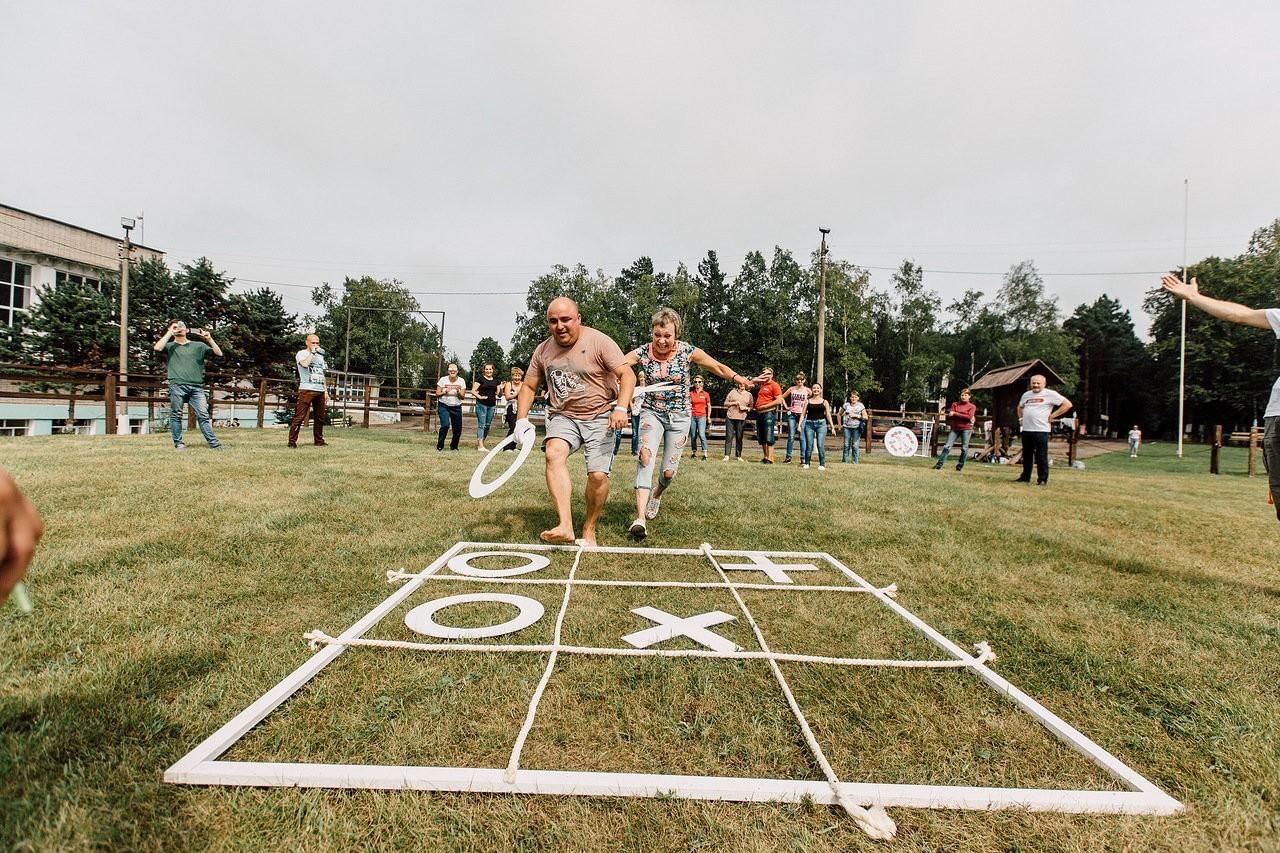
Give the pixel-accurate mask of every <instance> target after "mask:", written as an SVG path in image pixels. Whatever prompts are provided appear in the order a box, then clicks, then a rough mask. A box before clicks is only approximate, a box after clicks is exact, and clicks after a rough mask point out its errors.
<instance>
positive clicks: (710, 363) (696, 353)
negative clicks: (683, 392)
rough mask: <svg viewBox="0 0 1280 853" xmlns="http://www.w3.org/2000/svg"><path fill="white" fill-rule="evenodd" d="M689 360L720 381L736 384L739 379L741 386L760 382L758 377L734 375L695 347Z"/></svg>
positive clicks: (730, 370)
mask: <svg viewBox="0 0 1280 853" xmlns="http://www.w3.org/2000/svg"><path fill="white" fill-rule="evenodd" d="M689 360H690V361H692V362H693V363H694V364H696V365H698V366H699V367H702V368H704V369H706V370H707V371H709V372H711V373H714V374H715V375H716V376H719V377H720V378H721V379H728V380H729V381H730V382H737V381H738V380H739V379H741V380H742V381H743V384H745V385H754V384H756V383H757V382H758V381H759V380H760V377H758V376H757V377H754V378H753V377H750V376H740V375H739V374H737V373H734V372H733V368H731V367H729V366H728V365H726V364H722V363H721V362H719V361H716V360H715V359H714V358H712V357H711V356H710V355H708V354H707V352H706V350H702V349H698V348H696V347H695V348H694V350H693V352H692V353H691V354H690V355H689Z"/></svg>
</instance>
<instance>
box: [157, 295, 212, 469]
mask: <svg viewBox="0 0 1280 853" xmlns="http://www.w3.org/2000/svg"><path fill="white" fill-rule="evenodd" d="M191 334H193V335H195V336H196V337H198V338H204V340H203V341H192V340H188V339H187V324H186V323H184V322H182V321H181V320H170V321H169V330H168V331H167V332H165V333H164V337H162V338H161V339H160V340H158V341H156V343H155V346H153V347H152V349H154V350H155V351H156V352H164V354H165V357H166V358H167V359H168V362H167V364H166V367H165V374H166V376H167V377H168V379H169V432H170V434H171V435H172V436H173V448H174V450H186V449H187V446H186V445H185V444H183V443H182V406H183V404H184V403H185V404H190V406H191V408H192V410H193V411H194V412H195V413H196V423H197V424H198V425H199V427H200V434H201V435H203V436H204V440H205V441H207V442H209V447H210V448H211V449H213V450H221V449H222V444H221V443H220V442H219V441H218V438H217V436H215V435H214V434H213V424H211V423H210V422H209V405H208V403H207V402H206V401H205V397H204V360H205V357H206V356H208V355H209V353H213V354H214V355H216V356H221V355H222V350H221V349H220V348H219V347H218V345H217V344H216V343H214V340H213V335H211V334H209V332H207V331H206V330H204V329H192V330H191ZM170 338H172V339H173V340H170Z"/></svg>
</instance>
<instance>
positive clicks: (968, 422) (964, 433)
mask: <svg viewBox="0 0 1280 853" xmlns="http://www.w3.org/2000/svg"><path fill="white" fill-rule="evenodd" d="M977 415H978V407H977V406H975V405H974V404H973V403H970V402H969V389H968V388H962V389H960V399H959V400H957V401H956V402H954V403H952V404H951V409H950V411H948V412H947V429H948V430H949V431H948V432H947V444H946V446H945V447H943V448H942V453H941V454H940V455H939V456H938V464H937V465H934V466H933V469H934V470H935V471H938V470H941V468H942V466H943V465H945V464H947V457H948V456H949V455H951V447H952V445H954V444H955V443H956V438H957V437H959V438H960V461H959V462H957V463H956V470H957V471H963V470H964V461H965V460H966V459H968V458H969V437H970V436H972V435H973V424H974V419H975V418H976V417H977Z"/></svg>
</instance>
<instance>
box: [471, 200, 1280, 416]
mask: <svg viewBox="0 0 1280 853" xmlns="http://www.w3.org/2000/svg"><path fill="white" fill-rule="evenodd" d="M1278 246H1280V220H1276V222H1273V223H1272V224H1271V225H1269V226H1267V227H1265V228H1262V229H1260V230H1259V231H1257V232H1255V234H1254V235H1253V237H1252V239H1251V240H1250V242H1249V248H1248V250H1247V251H1246V252H1245V253H1244V254H1243V255H1241V256H1239V257H1236V258H1227V259H1224V258H1208V259H1205V260H1204V261H1201V262H1200V263H1198V264H1196V265H1194V266H1193V267H1191V268H1190V270H1189V274H1190V275H1194V276H1198V277H1199V279H1200V282H1201V288H1202V290H1204V291H1205V292H1206V293H1211V294H1213V295H1215V296H1218V297H1219V298H1223V299H1230V300H1232V301H1238V302H1243V303H1246V304H1249V305H1268V306H1269V305H1276V304H1280V249H1278V248H1277V247H1278ZM818 276H819V258H818V255H817V253H816V252H815V253H814V255H813V256H812V257H810V258H809V259H808V260H807V262H805V263H803V264H802V263H800V262H799V261H797V260H796V259H795V257H794V256H793V255H792V254H791V253H790V252H789V251H787V250H786V249H783V248H780V247H777V248H775V249H774V250H773V253H772V256H771V257H770V258H768V259H766V257H765V255H764V254H763V253H761V252H750V253H749V254H748V255H747V256H746V258H745V259H744V261H743V263H742V267H741V268H740V269H739V270H738V272H737V273H736V274H735V275H733V276H730V275H729V274H728V273H727V272H726V271H725V270H724V269H723V268H722V267H721V265H720V261H719V258H718V257H717V255H716V253H715V252H714V251H709V252H707V254H706V257H704V258H703V259H702V260H701V261H700V262H699V263H698V265H697V268H696V270H695V271H693V272H690V271H689V269H688V268H687V267H686V266H685V265H684V264H680V265H678V266H677V268H676V271H675V272H674V273H666V272H658V271H655V269H654V265H653V262H652V260H650V259H649V258H647V257H642V258H640V259H638V260H637V261H635V263H633V264H631V265H630V266H629V267H627V268H626V269H624V270H622V272H621V273H619V274H618V275H617V276H612V277H610V276H607V275H605V273H604V272H603V271H600V270H596V271H595V272H594V273H593V272H591V271H589V270H588V269H587V268H585V267H584V266H582V265H577V266H575V267H572V268H571V267H566V266H556V267H554V268H553V269H552V270H551V271H550V272H548V273H546V274H544V275H542V276H539V277H538V278H537V279H535V280H534V281H533V282H532V283H531V284H530V286H529V291H528V294H527V295H526V302H525V304H526V310H525V311H524V312H523V313H521V314H519V315H518V316H517V318H516V324H517V328H516V332H515V336H514V338H513V340H512V344H511V349H510V350H509V352H508V353H507V354H506V357H505V358H504V357H503V352H502V348H501V346H499V345H498V343H497V342H496V341H494V340H493V339H491V338H486V339H485V340H483V341H481V345H480V346H479V347H478V348H477V355H476V357H475V358H473V363H472V365H471V366H472V369H473V370H475V369H477V368H478V367H479V365H480V364H481V363H483V362H484V361H492V362H494V363H495V364H497V365H499V369H500V370H502V369H505V366H506V365H507V364H524V363H526V362H527V361H528V359H529V356H530V355H531V354H532V352H533V349H534V347H535V346H537V344H538V343H539V342H540V341H542V340H543V339H544V338H545V337H546V327H545V322H544V319H543V316H544V312H545V309H546V306H547V304H548V302H549V301H550V300H551V299H552V298H554V297H555V296H557V295H561V294H563V295H566V296H569V297H570V298H572V299H574V300H575V301H576V302H577V303H578V305H579V307H580V308H581V310H582V314H583V318H584V322H586V323H587V324H588V325H591V326H594V327H596V328H598V329H600V330H601V331H603V332H605V333H606V334H608V335H610V336H611V337H613V338H614V340H616V341H619V342H620V343H621V344H622V345H623V346H636V345H638V344H640V343H643V342H644V341H646V340H647V339H648V337H649V317H650V316H651V314H652V313H653V311H654V310H656V309H657V307H658V306H660V305H668V306H670V307H672V308H674V309H675V310H676V311H678V312H679V313H680V315H681V316H682V317H683V318H684V323H685V327H684V329H682V330H681V337H682V338H683V339H684V340H688V341H691V342H693V343H695V344H697V345H698V346H700V347H702V348H703V349H705V350H706V351H708V352H710V353H711V354H713V355H714V356H715V357H717V358H719V359H720V360H722V361H724V362H726V363H728V364H730V365H731V366H733V367H734V368H735V369H737V370H739V371H753V370H756V369H758V368H762V367H764V366H766V365H767V366H771V367H773V368H774V369H775V370H776V371H777V375H778V376H779V377H780V378H784V379H787V378H790V377H791V376H792V375H794V372H796V371H805V372H806V373H807V374H808V375H809V376H811V377H812V376H813V375H814V369H815V362H816V354H817V301H818V300H817V297H818ZM825 283H826V288H825V289H826V305H827V314H826V326H827V328H826V334H825V338H826V353H825V363H826V370H825V374H826V380H827V388H826V389H825V391H826V394H827V396H828V397H829V398H831V399H839V398H842V397H844V396H845V395H846V394H847V392H848V391H849V390H853V389H856V390H858V391H859V392H861V394H862V396H863V398H864V400H869V401H870V403H871V404H872V405H873V406H875V407H880V408H898V407H900V406H906V407H907V408H909V409H919V408H924V407H928V406H929V405H930V404H931V403H933V402H934V401H936V400H939V399H942V398H944V397H946V396H947V393H948V392H947V390H944V389H949V393H950V396H952V397H954V395H955V393H956V392H957V391H958V390H959V388H961V387H963V386H965V385H968V384H971V383H972V382H973V381H974V380H976V379H977V378H978V377H980V376H981V375H982V374H983V373H985V372H986V371H987V370H989V369H992V368H995V367H999V366H1002V365H1007V364H1014V363H1017V362H1020V361H1025V360H1028V359H1032V358H1039V359H1042V360H1044V361H1045V362H1046V363H1047V364H1049V365H1050V366H1051V367H1052V368H1053V369H1054V370H1055V371H1056V372H1057V373H1058V374H1059V376H1061V377H1062V379H1063V385H1062V390H1063V391H1064V392H1065V393H1067V394H1068V395H1069V396H1071V397H1072V399H1073V400H1074V401H1075V402H1076V404H1077V413H1078V414H1079V415H1080V416H1081V418H1082V419H1083V422H1084V423H1085V424H1086V425H1087V427H1088V428H1089V429H1090V431H1091V432H1097V433H1101V432H1107V431H1113V432H1119V433H1123V432H1125V431H1127V430H1128V428H1129V425H1130V424H1133V423H1139V424H1142V425H1143V427H1144V428H1145V429H1146V430H1148V432H1149V433H1156V432H1159V431H1162V430H1163V431H1166V432H1167V431H1169V430H1170V429H1172V428H1173V425H1174V423H1175V421H1176V400H1177V349H1178V327H1177V317H1178V312H1179V310H1180V309H1179V308H1178V306H1177V305H1175V304H1174V301H1173V300H1172V298H1171V297H1170V296H1169V295H1168V294H1166V293H1165V292H1164V291H1163V290H1162V289H1160V288H1159V287H1155V288H1153V289H1152V290H1151V291H1150V292H1149V293H1148V296H1147V299H1146V302H1145V306H1144V307H1145V308H1146V310H1147V311H1148V312H1149V313H1150V314H1151V315H1152V316H1153V317H1154V318H1155V321H1154V323H1153V326H1152V333H1153V336H1154V340H1153V341H1152V342H1151V343H1150V344H1147V345H1144V344H1143V342H1142V341H1141V340H1139V338H1138V336H1137V334H1136V332H1135V329H1134V324H1133V319H1132V317H1131V316H1130V315H1129V313H1128V312H1127V311H1126V310H1125V309H1124V308H1123V307H1122V306H1121V305H1120V303H1119V302H1118V301H1117V300H1115V299H1112V298H1110V297H1108V296H1106V295H1103V296H1100V297H1099V298H1098V299H1096V300H1095V301H1093V302H1092V303H1087V304H1082V305H1079V306H1078V307H1077V308H1076V309H1075V310H1074V312H1072V313H1071V315H1070V316H1068V317H1065V318H1064V317H1063V315H1062V314H1061V312H1060V311H1059V308H1058V304H1057V298H1056V297H1055V296H1053V295H1052V294H1050V293H1049V292H1048V291H1047V290H1046V289H1045V284H1044V279H1043V278H1042V277H1041V275H1040V274H1039V272H1038V271H1037V269H1036V266H1035V264H1034V263H1033V262H1032V261H1030V260H1026V261H1022V262H1020V263H1017V264H1014V265H1013V266H1012V267H1011V268H1010V269H1009V271H1008V272H1007V273H1006V274H1005V276H1004V278H1003V281H1002V282H1001V284H1000V286H999V287H998V288H997V289H996V290H995V292H994V293H992V294H990V295H988V294H986V293H983V292H981V291H977V290H968V291H966V292H965V293H964V294H963V295H962V296H961V297H960V298H959V299H957V300H955V301H953V302H951V303H950V304H948V305H947V306H946V309H945V319H944V311H943V303H942V299H941V298H940V297H939V295H938V294H937V293H936V292H935V291H933V290H931V289H929V288H928V287H927V286H926V284H925V281H924V271H923V270H922V269H921V267H920V266H919V265H918V264H916V263H914V262H913V261H910V260H905V261H903V262H902V264H901V266H900V267H898V269H897V271H896V272H895V273H894V274H893V278H892V286H891V288H890V289H889V291H887V292H885V291H879V290H876V289H875V288H873V287H871V285H870V275H869V274H868V272H867V270H865V269H862V268H860V267H858V266H856V265H855V264H852V263H850V262H848V261H844V260H839V259H828V261H827V263H826V265H825ZM1188 341H1189V344H1188V354H1187V376H1188V381H1187V401H1188V410H1187V411H1188V415H1187V422H1188V423H1189V424H1202V425H1208V424H1213V423H1222V424H1225V425H1228V426H1233V427H1235V428H1240V427H1246V426H1248V425H1249V424H1251V423H1253V422H1254V421H1255V420H1256V419H1258V418H1260V416H1261V412H1262V409H1263V407H1265V405H1266V400H1267V398H1268V394H1269V389H1270V385H1271V380H1272V378H1273V377H1274V376H1275V372H1276V369H1275V368H1276V366H1277V348H1276V344H1275V341H1274V340H1271V339H1270V338H1268V337H1267V336H1265V335H1261V334H1258V333H1257V332H1256V330H1254V331H1250V330H1248V329H1243V328H1241V327H1235V326H1231V325H1229V324H1226V323H1222V322H1220V321H1217V320H1214V319H1212V318H1211V317H1208V316H1207V315H1203V314H1199V313H1198V312H1196V314H1195V316H1194V318H1193V319H1192V321H1191V322H1190V323H1189V332H1188ZM784 384H785V382H784ZM712 390H713V392H714V393H715V394H718V395H719V394H723V393H724V392H725V391H727V388H726V387H724V384H723V383H721V382H718V381H713V382H712ZM980 402H981V400H980Z"/></svg>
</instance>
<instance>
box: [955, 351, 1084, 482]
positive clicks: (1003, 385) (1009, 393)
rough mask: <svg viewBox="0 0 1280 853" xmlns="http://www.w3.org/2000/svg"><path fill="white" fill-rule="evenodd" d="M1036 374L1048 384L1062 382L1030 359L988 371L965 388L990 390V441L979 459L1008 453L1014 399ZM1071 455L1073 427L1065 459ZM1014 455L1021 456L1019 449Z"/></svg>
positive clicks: (1013, 426)
mask: <svg viewBox="0 0 1280 853" xmlns="http://www.w3.org/2000/svg"><path fill="white" fill-rule="evenodd" d="M1036 374H1039V375H1041V376H1043V377H1044V379H1045V382H1046V384H1047V385H1048V386H1049V387H1052V386H1054V385H1061V384H1062V377H1061V376H1059V375H1058V374H1057V373H1054V371H1053V368H1051V367H1049V365H1047V364H1045V363H1044V362H1043V361H1041V360H1040V359H1038V358H1033V359H1031V360H1030V361H1020V362H1018V363H1017V364H1010V365H1006V366H1004V367H997V368H995V369H994V370H989V371H987V372H986V373H984V374H983V375H982V376H981V377H980V378H979V379H978V381H977V382H974V383H973V384H972V385H970V386H969V390H970V391H972V392H974V393H977V392H978V391H990V392H991V395H992V398H993V399H992V406H991V420H992V427H991V436H990V443H989V444H988V445H987V449H986V450H985V451H984V452H983V453H982V455H981V457H980V458H981V459H984V460H985V459H987V458H989V457H990V456H991V455H992V454H995V453H999V454H1001V455H1005V456H1011V454H1010V453H1009V447H1010V445H1011V444H1012V443H1013V433H1014V430H1016V429H1017V428H1018V400H1020V399H1021V398H1022V392H1024V391H1026V390H1027V382H1028V381H1029V380H1030V379H1031V377H1032V376H1035V375H1036ZM1074 456H1075V432H1074V430H1073V431H1072V436H1071V440H1070V441H1069V442H1068V448H1067V460H1068V462H1070V461H1073V460H1074ZM1018 457H1019V458H1020V457H1021V451H1019V453H1018ZM1012 461H1014V462H1017V461H1018V459H1017V458H1012Z"/></svg>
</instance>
